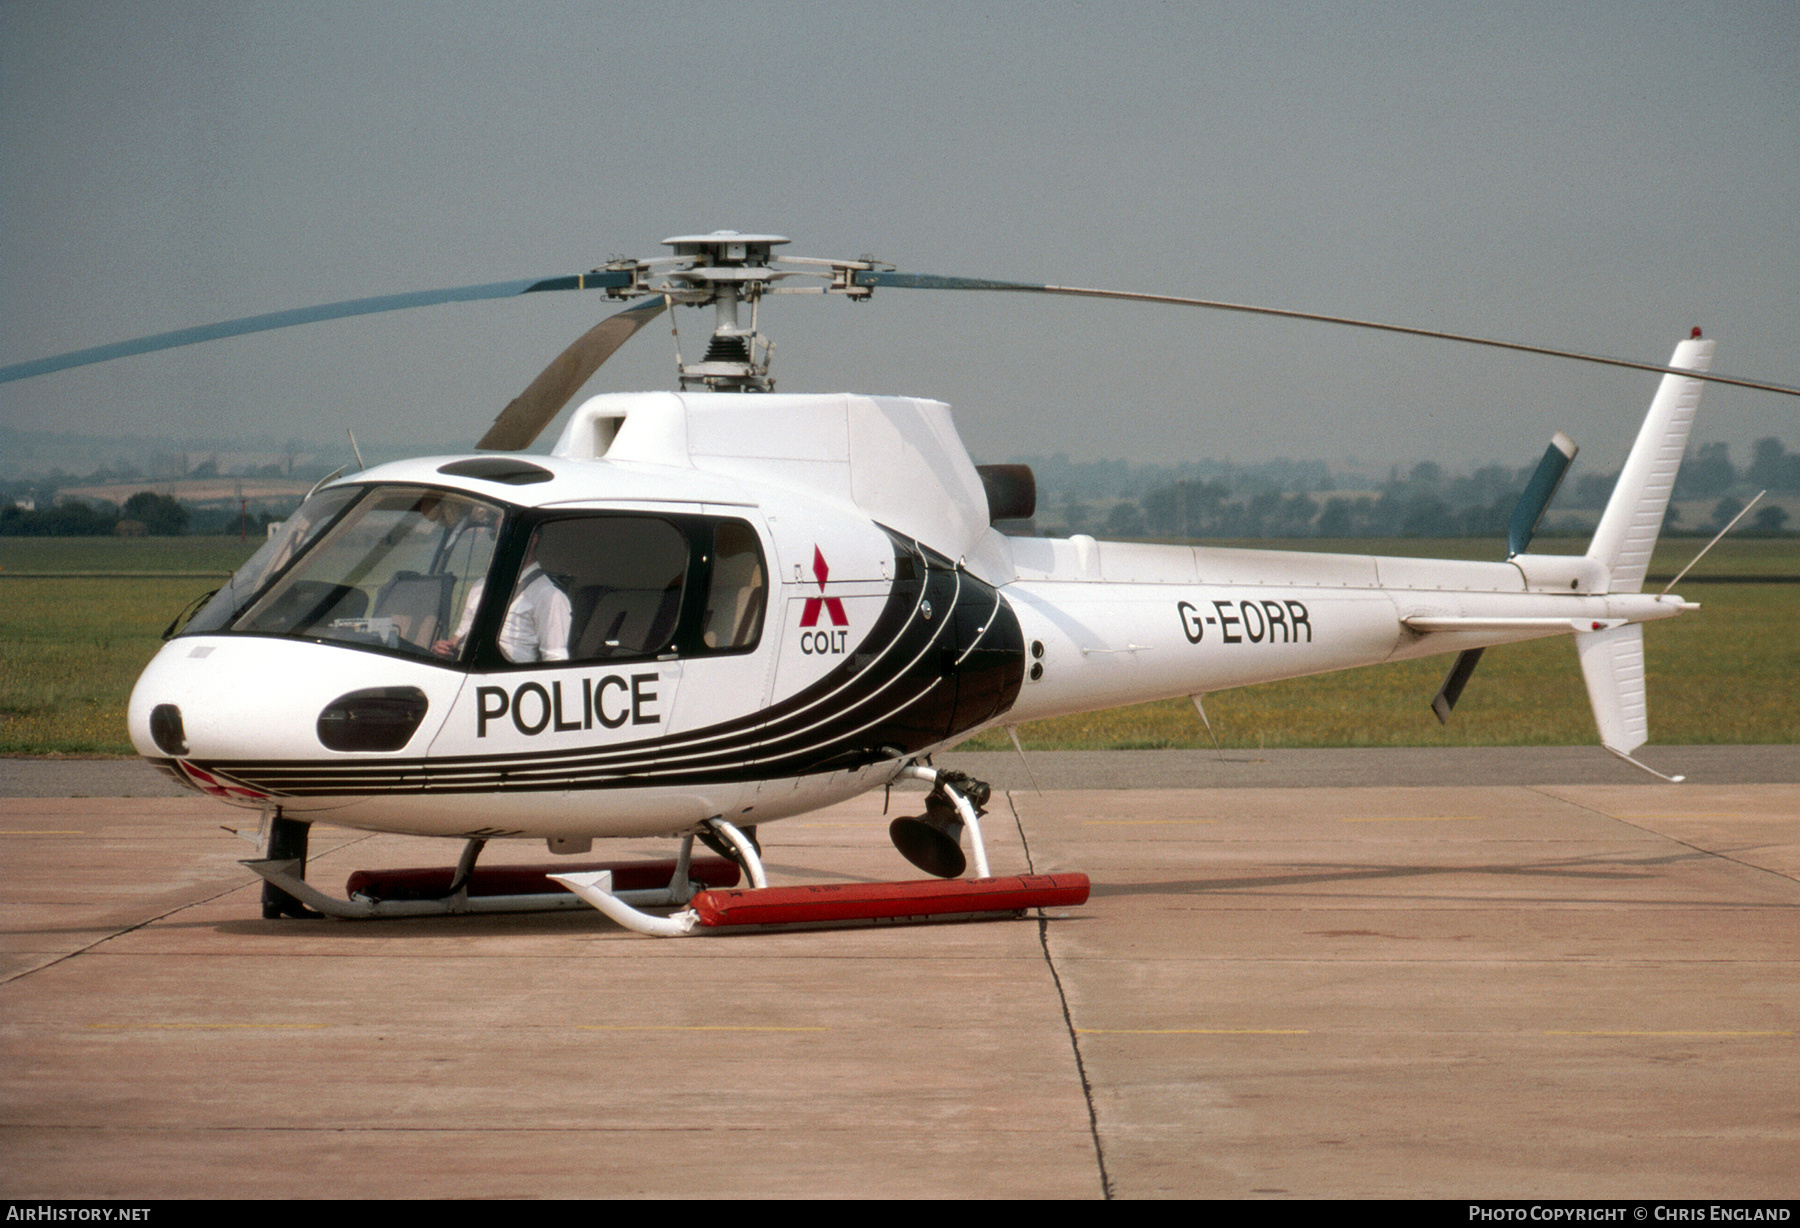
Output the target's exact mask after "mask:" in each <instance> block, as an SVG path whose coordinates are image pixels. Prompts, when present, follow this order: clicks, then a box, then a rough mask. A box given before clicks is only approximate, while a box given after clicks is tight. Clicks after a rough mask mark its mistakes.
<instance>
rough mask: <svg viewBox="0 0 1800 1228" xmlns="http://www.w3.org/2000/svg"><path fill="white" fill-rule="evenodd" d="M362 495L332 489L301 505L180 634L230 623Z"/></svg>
mask: <svg viewBox="0 0 1800 1228" xmlns="http://www.w3.org/2000/svg"><path fill="white" fill-rule="evenodd" d="M362 493H363V492H362V488H361V487H358V486H334V487H332V488H331V489H330V490H327V491H322V492H320V493H319V494H316V495H314V496H313V497H312V498H310V499H308V500H307V501H306V502H305V503H302V504H301V505H300V509H299V510H298V511H296V512H295V513H294V514H293V515H292V516H289V517H288V518H287V519H286V520H285V521H283V522H282V525H281V528H280V529H278V530H277V531H276V533H275V536H273V537H271V538H270V539H269V540H268V541H266V542H264V543H263V544H262V546H261V547H260V548H259V549H258V550H257V552H256V553H255V554H253V555H251V556H250V558H249V560H248V561H247V562H245V563H244V565H243V566H242V567H239V568H238V569H237V570H236V571H235V572H233V573H232V576H231V579H229V580H227V581H226V582H225V586H224V587H223V588H221V589H220V590H219V591H218V592H217V593H214V594H213V598H212V600H211V601H208V602H207V603H206V604H205V605H204V606H202V607H201V608H200V612H199V613H198V614H196V615H194V617H193V618H192V619H190V620H189V621H188V624H187V626H186V627H184V628H183V629H182V634H183V635H197V634H200V633H203V632H207V631H217V630H218V629H219V628H220V627H223V626H224V625H225V624H226V623H228V622H230V621H231V620H232V618H234V617H235V616H236V615H237V612H238V611H239V610H241V609H243V608H244V606H245V605H246V604H248V602H249V601H250V599H251V598H252V597H254V596H256V594H257V593H258V592H259V591H261V589H262V587H263V585H265V584H267V583H268V582H269V580H270V579H271V578H272V577H273V576H275V575H276V574H277V573H279V572H280V571H281V569H282V568H284V567H286V566H287V565H288V564H289V563H291V562H292V561H293V560H294V558H295V556H297V555H298V554H299V553H300V552H301V551H303V550H305V549H306V547H307V546H309V545H311V544H312V540H313V538H314V537H316V536H317V535H318V533H319V531H320V530H321V529H323V528H324V527H325V526H326V525H327V524H329V523H330V522H331V518H332V517H333V516H336V515H337V514H338V513H339V512H341V511H342V510H343V509H344V505H345V504H346V503H349V502H350V501H351V500H352V499H354V498H356V497H357V496H358V495H360V494H362Z"/></svg>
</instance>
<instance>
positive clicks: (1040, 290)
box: [851, 269, 1800, 397]
mask: <svg viewBox="0 0 1800 1228" xmlns="http://www.w3.org/2000/svg"><path fill="white" fill-rule="evenodd" d="M851 276H852V277H853V278H854V279H855V283H854V284H856V285H858V286H870V287H879V286H891V287H893V288H895V289H906V290H1001V291H1008V292H1011V293H1015V294H1060V295H1065V296H1068V297H1071V298H1110V299H1121V300H1123V301H1125V302H1131V303H1161V304H1164V305H1167V306H1174V307H1205V308H1209V309H1210V310H1213V311H1236V312H1241V313H1243V314H1245V315H1258V316H1276V317H1279V318H1281V319H1287V320H1308V321H1311V322H1312V323H1315V324H1341V325H1343V326H1344V327H1346V328H1368V329H1374V330H1375V331H1377V332H1384V333H1404V334H1406V335H1407V336H1409V337H1429V338H1431V339H1432V340H1434V341H1457V342H1461V343H1462V344H1464V345H1484V346H1487V347H1489V348H1490V349H1496V350H1515V351H1518V352H1519V353H1523V354H1542V355H1544V356H1545V357H1547V358H1567V359H1569V360H1571V361H1573V362H1591V363H1599V364H1600V365H1601V366H1607V367H1626V368H1629V369H1631V370H1633V371H1655V372H1657V373H1658V374H1661V375H1684V376H1686V377H1687V378H1689V379H1698V380H1706V381H1708V382H1709V383H1714V384H1731V385H1733V386H1734V387H1738V388H1754V389H1756V390H1758V391H1759V392H1779V393H1782V394H1783V395H1785V396H1790V397H1800V388H1795V387H1791V386H1789V385H1787V384H1775V383H1770V382H1768V381H1767V380H1754V379H1744V378H1741V377H1739V376H1735V375H1721V374H1719V373H1718V372H1717V371H1689V370H1687V369H1686V368H1684V367H1665V366H1662V365H1660V364H1658V363H1653V362H1634V361H1632V360H1631V359H1629V358H1607V357H1605V356H1603V355H1600V354H1582V353H1577V352H1576V351H1574V350H1555V349H1551V348H1549V347H1548V346H1542V345H1525V344H1523V343H1521V342H1517V341H1496V340H1494V339H1492V338H1490V337H1471V336H1468V335H1467V334H1465V333H1447V332H1442V331H1440V330H1438V329H1432V328H1412V327H1410V326H1408V325H1405V324H1383V323H1381V322H1380V321H1378V320H1359V319H1355V318H1354V317H1351V316H1328V315H1320V314H1318V313H1317V312H1311V311H1289V310H1287V309H1285V308H1281V307H1257V306H1254V305H1252V304H1249V303H1227V302H1222V301H1220V300H1217V299H1205V298H1183V297H1181V296H1179V295H1173V294H1139V293H1135V292H1133V291H1130V290H1094V289H1088V288H1086V287H1083V286H1037V285H1032V284H1031V283H1029V282H1019V281H987V280H983V279H982V278H978V277H939V276H936V275H934V274H930V273H894V272H883V271H881V270H879V269H858V270H856V271H855V272H854V273H853V274H852V275H851Z"/></svg>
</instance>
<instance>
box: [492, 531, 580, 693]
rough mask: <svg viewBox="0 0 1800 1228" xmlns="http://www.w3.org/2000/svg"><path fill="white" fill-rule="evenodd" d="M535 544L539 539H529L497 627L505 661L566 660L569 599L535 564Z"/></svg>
mask: <svg viewBox="0 0 1800 1228" xmlns="http://www.w3.org/2000/svg"><path fill="white" fill-rule="evenodd" d="M538 543H539V537H533V538H532V539H531V549H530V550H529V551H528V552H527V553H526V555H525V570H524V571H523V572H521V573H520V574H519V584H518V587H517V588H515V589H514V590H513V598H512V604H511V605H509V606H507V608H506V620H505V621H504V622H502V623H501V624H500V636H499V644H500V655H501V656H503V657H505V658H506V659H507V660H508V661H513V662H526V661H567V660H568V659H569V626H570V608H569V595H568V594H567V593H565V592H563V591H562V588H561V587H560V586H559V585H558V584H557V583H556V581H555V580H553V579H551V578H550V575H549V573H547V572H546V571H545V570H544V569H543V567H541V566H540V565H539V564H538V561H537V555H538Z"/></svg>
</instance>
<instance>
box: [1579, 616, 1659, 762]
mask: <svg viewBox="0 0 1800 1228" xmlns="http://www.w3.org/2000/svg"><path fill="white" fill-rule="evenodd" d="M1575 651H1576V653H1577V654H1578V655H1579V656H1580V657H1581V676H1582V678H1583V679H1585V680H1586V682H1587V691H1588V702H1589V703H1591V704H1592V705H1593V706H1594V723H1595V724H1596V725H1598V726H1599V727H1600V744H1601V745H1602V746H1604V747H1606V749H1607V750H1610V751H1611V752H1612V753H1613V754H1615V755H1622V756H1624V757H1625V758H1627V759H1629V758H1630V757H1631V752H1632V751H1634V750H1636V749H1637V748H1638V747H1640V746H1642V745H1643V744H1644V743H1645V742H1647V741H1649V740H1650V714H1649V708H1648V706H1647V705H1646V703H1645V699H1644V627H1643V624H1641V623H1627V624H1625V625H1624V626H1623V627H1613V628H1611V629H1610V630H1607V631H1584V632H1582V633H1581V634H1580V635H1577V636H1576V637H1575Z"/></svg>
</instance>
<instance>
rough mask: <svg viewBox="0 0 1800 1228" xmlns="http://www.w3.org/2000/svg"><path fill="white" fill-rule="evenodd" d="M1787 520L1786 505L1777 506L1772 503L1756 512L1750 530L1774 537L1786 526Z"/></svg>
mask: <svg viewBox="0 0 1800 1228" xmlns="http://www.w3.org/2000/svg"><path fill="white" fill-rule="evenodd" d="M1787 521H1788V514H1787V509H1786V508H1784V507H1777V506H1775V505H1774V504H1773V503H1771V504H1770V505H1769V506H1767V507H1765V508H1763V509H1761V510H1760V511H1758V512H1757V513H1756V518H1755V520H1754V521H1753V522H1752V527H1751V529H1750V531H1751V532H1752V533H1759V534H1763V535H1765V536H1768V537H1774V536H1775V535H1776V534H1778V533H1780V532H1781V531H1782V530H1783V529H1784V528H1786V526H1787Z"/></svg>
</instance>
